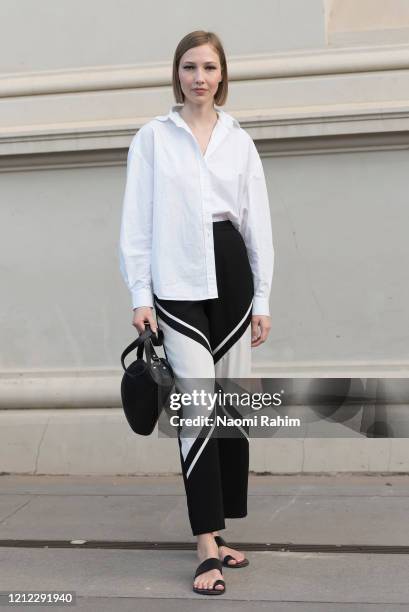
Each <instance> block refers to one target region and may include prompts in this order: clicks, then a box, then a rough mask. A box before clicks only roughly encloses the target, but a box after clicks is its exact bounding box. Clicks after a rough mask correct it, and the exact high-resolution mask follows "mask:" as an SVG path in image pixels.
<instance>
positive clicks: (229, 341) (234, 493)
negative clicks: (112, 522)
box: [154, 220, 254, 535]
mask: <svg viewBox="0 0 409 612" xmlns="http://www.w3.org/2000/svg"><path fill="white" fill-rule="evenodd" d="M213 238H214V251H215V263H216V279H217V289H218V297H217V298H215V299H209V300H202V301H177V300H163V299H160V298H158V297H157V296H156V295H154V299H155V312H156V319H157V323H158V326H159V328H160V329H162V330H163V334H164V348H165V352H166V357H167V359H168V361H169V363H170V364H171V366H172V368H173V371H174V374H175V377H176V379H183V381H184V384H185V385H188V384H189V381H194V379H197V378H200V380H201V381H203V379H206V385H205V386H206V388H207V389H208V390H210V391H212V390H213V392H214V391H215V378H246V377H247V378H248V377H249V376H250V372H251V314H252V312H251V309H252V301H253V292H254V284H253V276H252V272H251V268H250V263H249V258H248V254H247V249H246V246H245V243H244V240H243V238H242V236H241V234H240V233H239V231H238V230H236V229H235V227H234V226H233V224H232V223H231V222H230V221H228V220H224V221H215V222H214V223H213ZM207 383H208V384H207ZM216 409H217V411H218V413H220V411H221V412H222V413H223V411H224V412H225V413H226V414H227V416H236V415H234V414H231V413H230V414H229V411H230V409H229V407H227V406H223V407H215V410H216ZM198 414H206V415H207V416H208V415H209V414H210V413H209V409H208V407H207V406H203V405H202V406H200V407H196V408H194V407H193V406H189V407H183V413H182V415H183V417H191V416H197V415H198ZM230 429H231V428H230ZM192 431H193V432H194V430H193V429H192V428H191V427H189V428H188V429H185V428H184V427H179V428H178V443H179V451H180V459H181V465H182V474H183V479H184V484H185V490H186V500H187V507H188V513H189V519H190V524H191V528H192V533H193V535H198V534H201V533H209V532H211V531H216V530H220V529H225V522H224V519H225V518H240V517H244V516H246V515H247V488H248V470H249V441H248V435H247V431H245V430H244V429H243V428H242V427H237V428H236V429H235V431H234V435H232V434H231V432H230V433H229V435H228V436H226V437H223V434H220V429H219V430H218V431H219V433H218V435H217V436H215V435H214V432H215V428H214V425H213V426H211V425H209V426H206V425H205V426H203V427H199V428H198V429H197V430H196V432H195V433H192Z"/></svg>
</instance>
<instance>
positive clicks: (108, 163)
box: [0, 0, 409, 472]
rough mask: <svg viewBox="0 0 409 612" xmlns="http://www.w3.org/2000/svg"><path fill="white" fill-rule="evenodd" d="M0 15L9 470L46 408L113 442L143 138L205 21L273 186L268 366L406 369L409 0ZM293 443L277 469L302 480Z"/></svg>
mask: <svg viewBox="0 0 409 612" xmlns="http://www.w3.org/2000/svg"><path fill="white" fill-rule="evenodd" d="M159 16H160V19H159ZM0 18H1V21H2V23H6V25H7V27H5V28H4V30H3V35H2V37H1V40H0V170H1V182H0V197H1V208H0V232H1V235H0V238H1V240H0V249H1V253H0V255H1V257H0V262H1V263H0V266H1V278H2V284H1V287H2V296H1V304H2V307H1V325H0V346H1V351H0V407H1V408H3V409H4V411H3V412H2V413H0V418H7V419H10V418H11V416H12V414H15V415H17V414H18V419H17V416H16V417H15V418H16V419H17V420H15V421H13V420H12V421H10V420H8V421H7V427H6V429H5V430H3V431H7V436H6V440H7V441H8V442H7V444H6V446H4V445H3V449H4V452H5V453H6V463H7V466H9V467H8V468H7V469H11V470H12V469H14V468H15V469H16V470H17V471H19V469H20V468H19V465H20V464H19V463H18V462H14V460H13V456H14V455H13V452H17V451H13V448H14V449H16V448H17V447H18V444H17V440H20V436H21V435H23V430H22V426H23V424H24V426H27V427H28V426H29V423H30V422H31V419H32V418H33V414H34V413H33V414H32V411H33V410H34V411H36V413H37V411H38V410H39V409H43V408H47V414H49V415H50V418H51V417H53V418H54V417H55V418H60V417H59V415H61V413H59V412H58V411H59V410H61V409H63V408H64V409H67V410H68V411H70V407H75V408H84V409H89V410H90V412H89V415H90V416H91V414H93V410H96V412H95V421H94V427H93V431H94V432H95V435H98V431H99V430H98V428H99V427H102V424H101V423H100V420H99V418H98V409H105V408H111V407H112V408H114V407H115V406H116V407H118V406H119V405H120V404H119V401H120V400H119V381H120V377H121V370H120V364H119V356H120V354H121V352H122V350H123V348H124V346H126V344H128V343H129V342H130V341H131V339H132V338H133V337H134V336H135V334H134V329H133V328H132V327H131V316H132V311H131V308H130V298H129V295H128V292H127V290H126V288H125V286H124V284H123V281H122V278H121V277H120V275H119V269H118V261H117V252H116V249H117V241H118V236H119V223H120V212H121V205H122V196H123V189H124V184H125V163H126V152H127V147H128V145H129V142H130V140H131V138H132V136H133V134H134V133H135V132H136V131H137V129H138V127H139V126H140V125H142V124H143V123H144V122H145V121H147V120H149V119H150V118H151V117H152V116H154V115H156V114H161V113H165V112H167V111H168V109H169V107H170V105H171V104H173V103H174V101H173V95H172V90H171V81H170V75H171V62H172V57H173V51H174V48H175V46H176V44H177V42H178V40H179V39H180V38H181V37H182V36H183V35H184V34H185V33H186V32H188V31H191V30H193V29H197V28H203V29H210V30H214V31H216V32H217V33H218V34H219V35H220V36H221V38H222V40H223V42H224V44H225V48H226V52H227V56H228V62H229V74H230V93H229V98H228V101H227V104H226V106H225V109H226V110H227V112H230V113H231V114H233V115H234V116H236V117H237V118H238V119H239V121H240V122H241V125H242V126H243V127H244V129H246V130H248V131H249V133H250V134H251V136H252V137H253V138H254V140H255V142H256V144H257V147H258V149H259V151H260V154H261V155H262V159H263V164H264V168H265V171H266V176H267V178H268V186H269V193H270V201H271V216H272V221H273V234H274V242H275V248H276V268H275V274H274V280H273V290H272V296H271V312H272V325H273V327H272V330H271V333H270V337H269V339H268V341H267V342H266V343H265V345H263V346H262V347H260V348H258V349H255V350H253V363H254V375H255V376H258V375H260V376H261V375H264V376H266V375H270V376H274V375H279V376H292V375H305V376H310V375H313V376H326V375H331V376H378V375H386V376H395V375H405V376H406V374H407V372H408V370H409V368H408V363H409V355H408V353H409V348H408V347H409V343H408V342H407V331H406V330H407V329H409V326H408V322H409V321H408V312H409V309H408V306H409V290H408V287H407V283H405V282H404V279H405V270H406V268H407V263H408V259H409V252H408V248H409V247H408V246H407V244H408V243H407V240H406V227H407V224H408V221H409V213H408V207H407V201H408V200H407V167H408V161H409V159H408V144H409V138H408V125H409V123H408V118H409V102H408V101H409V69H408V66H409V44H407V37H406V38H405V37H404V35H405V32H406V28H407V27H408V21H409V3H407V2H405V1H404V0H389V1H388V2H385V0H371V1H370V2H369V1H368V0H358V1H355V2H352V1H351V2H350V1H349V0H309V2H308V3H307V2H304V1H303V0H286V2H285V3H284V2H280V1H279V0H268V1H267V0H266V1H261V0H259V1H258V2H257V3H256V4H255V5H254V4H248V3H245V2H227V1H225V2H213V1H210V2H207V3H206V5H204V4H203V3H196V2H193V3H192V2H187V1H186V2H184V1H183V2H182V1H180V2H178V3H177V4H176V5H175V4H174V3H173V4H172V3H168V2H165V1H164V0H163V1H160V2H155V3H147V2H138V3H135V2H131V1H130V0H128V1H125V0H124V1H122V2H120V3H118V2H115V3H114V2H108V1H104V2H91V1H90V2H87V3H80V2H78V1H76V0H74V1H73V0H71V1H70V2H65V1H61V2H59V3H55V2H52V1H51V0H49V1H44V2H41V3H32V2H29V0H22V1H21V2H19V3H15V2H12V1H11V0H5V1H3V2H2V3H1V7H0ZM11 409H13V410H17V412H16V413H14V412H13V413H12V412H11V411H10V410H11ZM7 411H8V412H7ZM37 414H39V413H37ZM69 415H70V419H72V422H73V427H74V430H75V427H77V428H78V432H80V431H81V418H80V412H79V411H76V410H74V409H72V410H71V412H69ZM25 418H27V421H25V420H24V419H25ZM34 418H35V414H34ZM3 423H4V424H5V423H6V422H5V421H3ZM12 423H14V425H12ZM41 431H42V432H43V433H44V432H45V430H43V429H41ZM101 431H102V430H101ZM40 439H42V437H41V436H40ZM4 441H5V440H3V442H4ZM310 442H314V441H313V440H310ZM345 442H346V441H345V440H344V441H343V442H342V443H341V444H344V443H345ZM356 442H357V443H358V446H359V444H360V443H362V444H363V443H364V442H365V441H364V440H357V441H356ZM378 442H381V441H378ZM390 442H391V441H390V440H385V441H384V444H385V445H387V446H385V448H389V446H388V445H389V443H390ZM392 442H395V440H393V441H392ZM294 443H295V442H294V441H293V440H289V441H286V444H288V448H287V450H288V452H287V453H282V454H281V455H280V456H281V457H282V462H280V460H277V457H271V459H270V460H269V461H267V464H268V465H270V467H271V469H274V470H275V471H277V470H278V471H286V467H288V460H289V457H290V456H292V454H293V453H292V450H291V449H292V448H293V447H292V446H291V445H292V444H294ZM258 444H261V442H260V441H255V443H254V444H253V446H255V447H257V445H258ZM38 448H39V447H38V446H37V445H36V444H35V445H34V446H33V448H32V450H31V451H30V453H31V452H32V453H34V454H30V457H36V456H37V451H38ZM69 448H70V449H71V450H68V451H65V452H67V453H68V456H69V455H70V452H74V447H72V446H70V447H69ZM84 448H86V447H84ZM341 448H342V446H341ZM365 448H368V449H371V448H373V449H374V447H370V446H366V447H365ZM59 452H60V451H59V450H58V447H56V448H55V450H54V451H53V453H51V454H48V453H47V455H46V456H47V457H48V459H47V461H45V462H44V463H43V464H42V465H43V466H45V468H44V469H49V470H50V471H51V472H54V470H55V466H56V465H61V462H60V458H61V457H60V458H58V457H59V455H58V453H59ZM83 452H84V453H85V451H83ZM368 452H372V451H371V450H369V451H368ZM373 452H374V453H375V455H376V453H377V451H375V449H374V450H373ZM164 455H165V453H163V457H164ZM16 456H17V455H16ZM385 456H386V455H385ZM84 457H86V455H84ZM158 457H159V458H158V467H157V469H158V470H159V471H160V470H161V469H162V468H163V469H165V471H166V468H167V466H168V463H167V460H166V458H165V457H164V459H163V461H162V460H161V458H160V457H161V454H159V455H158ZM357 457H358V456H357ZM3 458H4V457H3ZM3 458H2V459H1V461H3ZM405 461H406V459H405ZM85 464H86V463H84V465H85ZM267 464H266V465H267ZM364 464H365V465H367V466H370V465H374V464H373V462H372V463H371V458H370V456H369V459H368V462H366V463H365V462H364ZM29 465H30V466H31V467H30V470H31V469H32V466H33V465H34V463H33V462H32V461H31V460H30V461H29ZM302 465H304V463H301V464H297V469H302ZM314 465H318V467H319V462H318V464H315V463H314ZM356 465H363V464H361V463H359V460H357V463H356ZM387 465H391V463H389V464H388V463H387V462H386V463H385V465H384V466H383V469H387ZM13 466H14V468H13ZM47 466H48V468H47ZM300 466H301V467H300ZM140 467H141V464H140V463H139V464H136V465H135V470H136V471H138V469H139V468H140ZM327 468H328V464H327V462H326V461H325V460H323V461H322V469H327ZM0 469H1V466H0ZM64 469H65V468H64ZM67 469H69V468H67ZM115 469H116V468H115ZM118 469H120V468H118ZM141 469H144V468H141ZM368 469H369V468H368Z"/></svg>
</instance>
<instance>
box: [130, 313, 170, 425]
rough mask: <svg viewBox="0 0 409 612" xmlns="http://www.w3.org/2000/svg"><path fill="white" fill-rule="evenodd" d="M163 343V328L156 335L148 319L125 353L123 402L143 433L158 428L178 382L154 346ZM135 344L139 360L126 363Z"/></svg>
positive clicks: (131, 418) (131, 422)
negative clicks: (158, 423)
mask: <svg viewBox="0 0 409 612" xmlns="http://www.w3.org/2000/svg"><path fill="white" fill-rule="evenodd" d="M162 344H163V331H162V330H161V329H158V335H157V336H156V335H155V334H154V333H153V331H152V330H151V328H150V325H149V323H146V324H145V331H144V332H142V333H141V334H140V336H139V337H138V338H137V339H136V340H134V341H133V342H132V343H131V344H130V345H129V346H128V347H127V348H126V349H125V350H124V352H123V353H122V355H121V363H122V367H123V369H124V370H125V373H124V374H123V376H122V382H121V398H122V406H123V409H124V412H125V416H126V419H127V421H128V423H129V425H130V427H131V429H132V430H133V431H134V432H135V433H137V434H140V435H142V436H149V435H150V434H151V433H152V431H153V430H154V429H155V425H156V423H157V421H158V419H159V416H160V414H161V412H162V409H163V408H164V406H165V404H166V403H167V401H168V399H169V395H170V393H171V391H172V388H173V386H174V382H175V377H174V374H173V370H172V367H171V365H170V363H169V362H168V360H167V359H164V358H163V357H158V355H157V354H156V352H155V349H154V346H153V345H155V346H162ZM135 348H137V349H138V350H137V359H136V361H133V362H132V363H131V364H130V365H129V366H128V367H125V357H126V356H127V355H128V354H129V353H130V352H131V351H133V350H134V349H135ZM144 350H145V354H146V361H145V360H144V359H143V352H144ZM165 355H166V352H165Z"/></svg>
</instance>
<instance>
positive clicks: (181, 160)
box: [119, 105, 274, 315]
mask: <svg viewBox="0 0 409 612" xmlns="http://www.w3.org/2000/svg"><path fill="white" fill-rule="evenodd" d="M178 108H182V106H181V105H175V106H172V108H171V110H170V112H169V114H168V115H158V116H156V117H154V119H152V120H151V121H149V122H148V123H145V124H144V125H143V126H142V127H141V128H140V129H139V131H138V132H137V133H136V134H135V136H134V137H133V139H132V142H131V144H130V147H129V151H128V160H127V175H126V187H125V194H124V199H123V211H122V222H121V232H120V241H119V262H120V270H121V273H122V276H123V278H124V280H125V282H126V284H127V286H128V289H129V291H130V293H131V297H132V305H133V308H137V307H138V306H151V307H153V293H155V294H156V295H157V296H158V298H162V299H164V300H206V299H212V298H217V297H218V293H217V283H216V269H215V256H214V248H213V221H214V219H216V218H219V219H220V218H222V219H223V218H226V219H230V220H231V222H232V224H233V225H234V227H235V228H236V229H237V230H238V231H239V232H240V233H241V235H242V236H243V239H244V242H245V245H246V247H247V252H248V256H249V262H250V266H251V270H252V273H253V280H254V298H253V307H252V314H260V315H268V314H269V296H270V290H271V282H272V276H273V264H274V250H273V241H272V231H271V220H270V208H269V200H268V193H267V187H266V182H265V177H264V172H263V166H262V163H261V160H260V157H259V154H258V152H257V149H256V147H255V144H254V142H253V140H252V138H251V137H250V135H249V134H248V132H246V131H245V130H244V129H243V128H242V127H241V126H240V124H239V122H238V121H237V120H236V119H235V118H234V117H232V116H231V115H229V114H228V113H226V112H225V111H223V110H221V109H218V108H215V110H216V112H217V114H218V120H217V121H216V124H215V127H214V129H213V132H212V134H211V137H210V140H209V143H208V145H207V149H206V151H205V153H204V155H203V154H202V151H201V149H200V146H199V142H198V140H197V138H196V137H195V136H194V134H193V132H192V131H191V129H190V127H189V126H188V124H187V123H186V122H185V121H184V119H183V118H182V116H181V115H180V113H179V112H178V110H177V109H178Z"/></svg>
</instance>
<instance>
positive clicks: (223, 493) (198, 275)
mask: <svg viewBox="0 0 409 612" xmlns="http://www.w3.org/2000/svg"><path fill="white" fill-rule="evenodd" d="M173 91H174V94H175V98H176V102H177V103H179V104H177V105H175V106H173V107H172V108H171V110H170V112H169V114H168V115H159V116H156V117H155V118H154V119H152V120H151V121H149V122H148V123H146V124H144V125H143V126H142V127H141V128H140V129H139V131H138V133H137V134H136V135H135V136H134V138H133V140H132V142H131V145H130V148H129V153H128V164H127V182H126V188H125V196H124V204H123V216H122V225H121V237H120V250H119V251H120V252H119V255H120V267H121V272H122V274H123V277H124V279H125V282H126V284H127V286H128V288H129V290H130V292H131V296H132V305H133V310H134V314H133V321H132V324H133V325H134V326H135V327H136V329H137V330H138V332H139V333H141V332H142V331H144V329H145V324H149V325H150V327H151V329H152V331H154V332H155V333H156V331H157V329H158V327H157V324H158V325H159V327H160V328H161V329H162V330H163V333H164V348H165V354H166V357H167V359H168V360H169V362H170V364H171V366H172V368H173V370H174V373H175V377H176V378H177V379H183V380H184V381H189V380H193V379H194V378H195V377H201V378H203V379H208V380H209V382H210V383H211V384H213V385H214V378H215V377H226V378H227V377H236V378H239V377H243V378H245V377H249V376H250V370H251V347H253V348H254V347H257V346H259V345H260V344H262V343H263V342H265V340H266V338H267V336H268V334H269V331H270V327H271V323H270V315H269V295H270V289H271V281H272V275H273V260H274V252H273V243H272V235H271V222H270V213H269V202H268V194H267V188H266V183H265V177H264V172H263V167H262V164H261V160H260V157H259V155H258V153H257V149H256V147H255V145H254V142H253V140H252V139H251V137H250V136H249V134H248V133H247V132H246V131H245V130H243V129H242V128H241V127H240V124H239V122H238V121H237V120H236V119H234V118H233V117H232V116H231V115H229V114H228V113H226V112H224V111H223V110H221V109H215V107H214V104H217V105H218V106H221V105H223V104H224V103H225V101H226V98H227V91H228V77H227V65H226V58H225V54H224V50H223V47H222V44H221V42H220V40H219V38H218V37H217V36H216V35H215V34H214V33H212V32H205V31H201V30H200V31H195V32H191V33H190V34H188V35H187V36H185V37H184V38H183V39H182V40H181V41H180V43H179V44H178V46H177V48H176V51H175V56H174V61H173ZM182 103H183V104H182ZM153 308H155V314H156V320H157V323H156V322H155V319H154V316H153ZM213 388H214V387H213ZM205 408H206V413H207V415H209V412H208V410H207V407H205ZM200 410H202V408H200ZM186 413H187V414H188V415H191V414H192V413H191V412H188V411H186V412H185V411H184V413H183V416H186ZM213 431H214V428H213V427H212V426H211V425H209V426H205V427H201V428H200V431H197V432H196V433H195V434H194V435H193V434H192V430H191V429H189V430H187V429H186V430H185V429H184V428H183V427H180V428H179V430H178V442H179V452H180V459H181V466H182V474H183V479H184V484H185V490H186V499H187V506H188V512H189V519H190V524H191V528H192V533H193V535H195V536H197V554H198V558H199V560H200V562H201V563H200V565H199V566H198V568H197V570H196V573H195V577H194V583H193V590H194V591H195V592H197V593H201V594H212V595H213V594H214V595H220V594H222V593H224V592H225V582H224V580H223V579H222V577H223V574H222V567H223V566H224V567H235V568H239V567H244V566H246V565H248V560H247V559H245V558H244V555H243V553H242V552H240V551H238V550H235V549H233V548H230V547H228V546H227V545H226V542H225V541H224V540H223V539H222V538H221V536H220V535H219V533H218V532H219V530H221V529H224V528H225V523H224V519H225V518H239V517H243V516H246V515H247V483H248V467H249V451H248V446H249V444H248V436H247V435H246V432H245V431H243V429H242V428H238V429H237V431H236V432H235V435H234V436H233V437H231V436H230V437H226V438H224V437H216V436H215V435H212V434H213ZM222 561H223V563H222Z"/></svg>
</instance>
